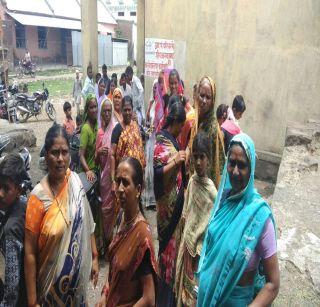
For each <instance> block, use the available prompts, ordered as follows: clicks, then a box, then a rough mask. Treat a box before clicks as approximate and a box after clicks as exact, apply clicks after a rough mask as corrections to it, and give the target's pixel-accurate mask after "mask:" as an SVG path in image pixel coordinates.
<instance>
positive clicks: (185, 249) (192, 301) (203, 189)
mask: <svg viewBox="0 0 320 307" xmlns="http://www.w3.org/2000/svg"><path fill="white" fill-rule="evenodd" d="M216 195H217V190H216V188H215V186H214V183H213V182H212V180H211V179H209V178H208V177H199V176H198V175H197V174H196V173H195V174H194V175H193V176H192V177H191V178H190V180H189V184H188V188H187V191H186V195H185V202H184V208H183V212H182V217H181V221H180V223H181V227H182V228H183V235H182V238H181V242H180V247H179V253H178V258H177V271H176V280H175V293H176V298H177V306H195V305H196V301H197V295H196V293H195V287H196V286H197V281H196V279H195V276H194V274H195V273H196V272H197V268H198V261H199V258H200V255H201V249H202V242H203V239H204V236H205V232H206V230H207V226H208V222H209V218H210V212H211V209H212V208H213V204H214V200H215V198H216Z"/></svg>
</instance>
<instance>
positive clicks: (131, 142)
mask: <svg viewBox="0 0 320 307" xmlns="http://www.w3.org/2000/svg"><path fill="white" fill-rule="evenodd" d="M132 115H133V104H132V99H131V97H130V96H125V97H124V98H123V99H122V116H123V121H122V123H118V124H117V125H116V126H115V127H114V129H113V131H112V136H111V150H112V156H111V180H112V181H113V185H112V186H113V187H112V190H113V191H115V181H114V176H115V170H116V168H117V167H118V165H119V162H120V161H121V160H122V159H123V158H125V157H132V158H136V159H137V160H138V161H139V162H140V163H141V166H142V167H145V158H144V151H143V144H142V139H141V135H140V130H139V126H138V123H137V122H136V121H135V120H133V119H132Z"/></svg>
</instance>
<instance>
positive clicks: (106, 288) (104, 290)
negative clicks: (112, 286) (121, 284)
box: [101, 285, 109, 296]
mask: <svg viewBox="0 0 320 307" xmlns="http://www.w3.org/2000/svg"><path fill="white" fill-rule="evenodd" d="M108 292H109V287H108V286H107V285H104V286H103V288H102V291H101V295H103V294H104V295H105V296H107V294H108Z"/></svg>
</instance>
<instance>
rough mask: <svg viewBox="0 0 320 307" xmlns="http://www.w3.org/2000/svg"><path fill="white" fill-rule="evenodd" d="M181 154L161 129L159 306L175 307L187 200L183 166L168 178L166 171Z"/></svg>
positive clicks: (157, 168) (157, 167)
mask: <svg viewBox="0 0 320 307" xmlns="http://www.w3.org/2000/svg"><path fill="white" fill-rule="evenodd" d="M178 151H179V145H178V143H177V141H176V139H175V138H174V137H173V136H172V135H171V134H170V133H169V132H168V131H167V130H161V132H160V133H158V134H157V137H156V145H155V150H154V191H155V197H156V202H157V229H158V240H159V258H158V263H159V295H158V302H157V305H158V306H173V305H174V304H175V303H174V300H175V298H174V293H173V287H174V280H175V270H176V258H177V253H178V248H179V243H180V236H181V230H180V227H179V226H178V225H179V221H180V217H181V213H182V209H183V201H184V183H185V182H184V181H185V170H184V166H183V167H181V169H178V170H176V171H175V172H173V173H172V176H170V177H168V176H165V175H164V174H163V168H164V166H165V165H166V164H168V163H170V162H171V161H172V159H174V157H175V156H176V154H177V153H178Z"/></svg>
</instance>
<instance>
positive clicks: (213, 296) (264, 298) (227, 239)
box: [197, 134, 280, 307]
mask: <svg viewBox="0 0 320 307" xmlns="http://www.w3.org/2000/svg"><path fill="white" fill-rule="evenodd" d="M254 171H255V148H254V144H253V141H252V140H251V138H250V137H249V136H247V135H246V134H238V135H236V136H235V137H234V138H233V139H232V141H231V143H230V149H229V152H228V159H227V162H226V165H225V168H224V172H223V178H222V181H221V183H220V188H219V191H218V196H217V198H216V202H215V206H214V209H213V214H212V217H211V220H210V222H209V225H208V230H207V234H206V238H205V242H204V246H203V249H202V252H201V258H200V262H199V267H198V277H199V290H198V299H197V306H224V307H225V306H228V307H229V306H230V307H231V306H234V307H242V306H248V305H249V306H268V305H270V304H271V303H272V301H273V300H274V299H275V298H276V296H277V294H278V291H279V284H280V282H279V279H280V278H279V265H278V259H277V248H276V235H275V223H274V219H273V215H272V212H271V209H270V207H269V205H268V204H267V203H266V202H265V201H264V199H263V198H262V197H261V196H260V194H259V193H258V192H257V191H256V189H255V188H254ZM259 264H261V265H260V266H259ZM258 267H259V268H258ZM261 268H263V273H262V272H261ZM259 273H262V275H260V274H259Z"/></svg>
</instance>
